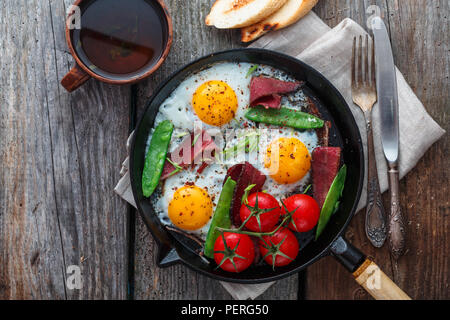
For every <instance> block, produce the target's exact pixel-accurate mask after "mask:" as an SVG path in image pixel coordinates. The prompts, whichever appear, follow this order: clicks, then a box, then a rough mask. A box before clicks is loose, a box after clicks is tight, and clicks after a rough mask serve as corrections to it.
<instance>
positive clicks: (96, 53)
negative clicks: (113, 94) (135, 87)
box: [72, 0, 168, 79]
mask: <svg viewBox="0 0 450 320" xmlns="http://www.w3.org/2000/svg"><path fill="white" fill-rule="evenodd" d="M81 12H82V13H81V30H74V31H73V32H72V41H73V44H74V47H75V51H76V53H77V54H78V56H79V58H80V59H81V60H82V61H83V63H84V64H85V65H86V66H87V67H89V68H90V69H91V70H92V71H94V72H95V73H97V74H99V75H102V76H106V77H108V78H111V77H113V78H119V79H120V78H121V77H124V76H125V77H130V76H139V75H140V74H143V73H145V72H146V71H147V70H149V69H150V68H151V67H152V66H153V65H154V64H156V62H157V61H158V60H159V58H160V57H161V55H162V53H163V51H164V49H165V47H166V43H167V34H168V30H167V21H166V19H165V16H164V12H163V11H162V9H161V7H160V6H159V5H158V3H155V1H152V0H91V1H84V2H82V6H81Z"/></svg>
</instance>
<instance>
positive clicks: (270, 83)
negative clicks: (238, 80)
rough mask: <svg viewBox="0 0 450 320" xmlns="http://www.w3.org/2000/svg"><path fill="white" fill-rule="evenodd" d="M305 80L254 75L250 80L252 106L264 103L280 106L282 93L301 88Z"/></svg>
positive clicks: (271, 106)
mask: <svg viewBox="0 0 450 320" xmlns="http://www.w3.org/2000/svg"><path fill="white" fill-rule="evenodd" d="M302 85H303V82H299V81H295V82H288V81H282V80H278V79H275V78H268V77H263V76H259V77H253V78H252V80H251V82H250V106H257V105H262V103H266V105H265V106H266V107H269V108H276V109H278V108H280V103H281V97H280V96H279V95H280V94H286V93H290V92H293V91H295V90H297V89H299V88H300V87H301V86H302Z"/></svg>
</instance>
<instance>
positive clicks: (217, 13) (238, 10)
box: [205, 0, 287, 29]
mask: <svg viewBox="0 0 450 320" xmlns="http://www.w3.org/2000/svg"><path fill="white" fill-rule="evenodd" d="M286 2H287V0H217V1H216V2H215V3H214V5H213V6H212V8H211V12H210V13H209V15H208V16H207V17H206V21H205V22H206V24H207V25H208V26H215V27H216V28H219V29H231V28H243V27H247V26H250V25H252V24H254V23H256V22H258V21H261V20H263V19H265V18H267V17H268V16H270V15H271V14H272V13H274V12H275V11H277V10H278V9H280V8H281V7H282V6H283V5H284V4H285V3H286Z"/></svg>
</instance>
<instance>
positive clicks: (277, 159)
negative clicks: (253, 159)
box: [264, 138, 311, 184]
mask: <svg viewBox="0 0 450 320" xmlns="http://www.w3.org/2000/svg"><path fill="white" fill-rule="evenodd" d="M264 165H265V167H266V168H268V169H269V175H270V176H271V177H272V179H273V180H275V181H276V182H278V183H279V184H291V183H295V182H297V181H299V180H301V179H302V178H303V177H304V176H305V175H306V174H307V173H308V171H309V169H310V168H311V156H310V154H309V151H308V149H307V148H306V146H305V145H304V143H303V142H301V141H300V140H298V139H296V138H280V139H278V140H274V141H272V143H271V144H270V145H269V147H268V148H267V152H266V157H265V163H264Z"/></svg>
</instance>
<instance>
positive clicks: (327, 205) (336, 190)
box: [316, 165, 347, 240]
mask: <svg viewBox="0 0 450 320" xmlns="http://www.w3.org/2000/svg"><path fill="white" fill-rule="evenodd" d="M346 176H347V166H346V165H343V166H342V168H341V170H339V172H338V174H337V175H336V177H335V178H334V181H333V183H332V184H331V187H330V190H329V191H328V194H327V197H326V198H325V202H324V203H323V207H322V210H321V211H320V218H319V223H318V224H317V229H316V240H317V239H318V238H319V236H320V235H321V234H322V232H323V230H324V229H325V227H326V225H327V224H328V222H329V221H330V218H331V216H332V215H333V214H334V213H335V212H336V211H337V209H338V207H339V199H340V198H341V196H342V193H343V191H344V185H345V178H346Z"/></svg>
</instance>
